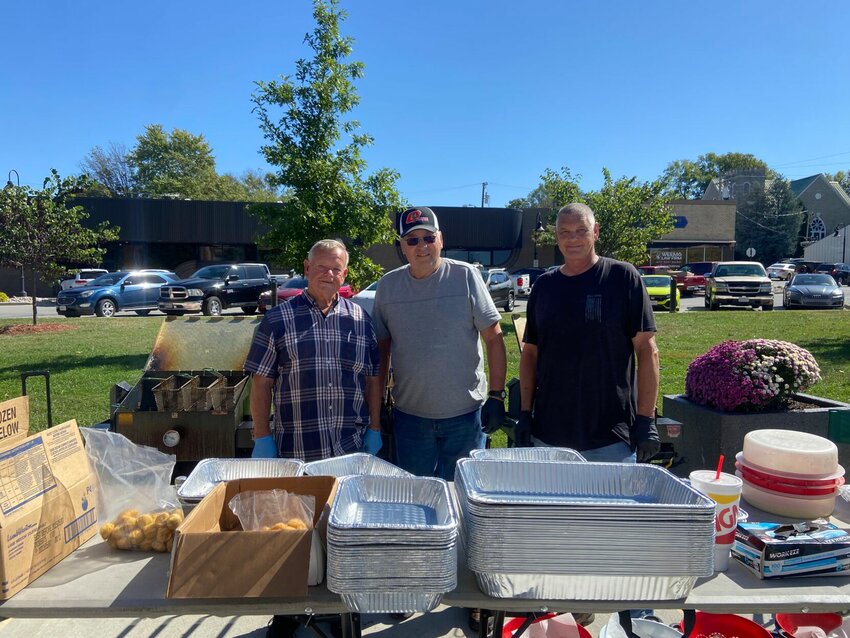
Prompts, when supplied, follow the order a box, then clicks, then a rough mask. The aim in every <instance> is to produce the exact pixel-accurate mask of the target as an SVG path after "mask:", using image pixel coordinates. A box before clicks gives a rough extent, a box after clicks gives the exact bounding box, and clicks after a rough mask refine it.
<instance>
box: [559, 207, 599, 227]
mask: <svg viewBox="0 0 850 638" xmlns="http://www.w3.org/2000/svg"><path fill="white" fill-rule="evenodd" d="M567 215H581V216H582V217H584V219H585V220H587V221H588V222H590V225H591V226H593V225H594V224H595V223H596V215H594V214H593V209H592V208H591V207H590V206H588V205H587V204H582V203H579V202H573V203H572V204H567V205H566V206H564V207H563V208H561V209H560V210H559V211H558V215H557V217H556V218H555V223H557V221H558V219H560V218H561V217H562V216H563V217H566V216H567Z"/></svg>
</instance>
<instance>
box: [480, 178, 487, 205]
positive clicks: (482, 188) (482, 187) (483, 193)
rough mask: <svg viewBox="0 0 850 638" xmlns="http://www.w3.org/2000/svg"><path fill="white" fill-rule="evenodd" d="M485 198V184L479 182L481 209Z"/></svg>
mask: <svg viewBox="0 0 850 638" xmlns="http://www.w3.org/2000/svg"><path fill="white" fill-rule="evenodd" d="M486 198H487V182H481V208H484V200H485V199H486Z"/></svg>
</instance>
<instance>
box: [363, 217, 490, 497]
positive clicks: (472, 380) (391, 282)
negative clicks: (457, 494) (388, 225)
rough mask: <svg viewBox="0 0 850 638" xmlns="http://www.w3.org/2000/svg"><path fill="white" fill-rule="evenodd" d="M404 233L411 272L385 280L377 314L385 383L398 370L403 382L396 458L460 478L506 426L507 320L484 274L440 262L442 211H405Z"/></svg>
mask: <svg viewBox="0 0 850 638" xmlns="http://www.w3.org/2000/svg"><path fill="white" fill-rule="evenodd" d="M398 233H399V236H400V243H401V250H402V252H403V253H404V256H405V257H406V258H407V261H408V264H407V265H406V266H402V267H401V268H397V269H396V270H393V271H391V272H389V273H387V274H386V275H384V277H383V278H382V279H381V283H380V285H379V286H378V290H377V292H376V293H375V307H374V311H373V313H372V318H373V320H374V324H375V334H376V336H377V337H378V345H379V348H380V351H381V368H380V369H381V372H380V375H381V379H382V381H386V379H387V375H388V372H389V369H390V366H391V367H392V371H393V379H394V381H395V385H394V387H393V400H394V401H395V409H394V411H393V417H394V422H395V426H394V435H395V441H396V456H397V460H398V464H399V466H401V467H402V468H404V469H405V470H407V471H408V472H411V473H413V474H416V475H418V476H438V477H441V478H443V479H446V480H453V478H454V470H455V462H456V461H457V460H458V459H460V458H463V457H465V456H467V455H468V454H469V451H470V450H472V449H474V448H476V447H478V444H479V440H480V438H481V431H482V429H483V430H484V431H485V432H488V433H489V432H494V431H496V430H497V429H498V428H499V427H500V426H501V425H502V422H503V421H504V418H505V404H504V394H505V392H504V389H505V372H506V355H505V343H504V341H503V339H502V329H501V327H500V326H499V319H500V315H499V311H498V310H496V306H495V305H494V304H493V300H492V299H491V297H490V294H489V293H488V292H487V288H486V287H485V285H484V281H483V279H482V277H481V273H480V272H479V271H478V269H476V268H474V267H473V266H472V265H470V264H468V263H465V262H460V261H455V260H453V259H444V258H442V257H441V256H440V250H441V249H442V247H443V237H442V234H441V233H440V225H439V222H438V221H437V216H436V215H435V214H434V211H432V210H431V209H430V208H427V207H424V206H423V207H419V208H413V209H410V210H407V211H405V212H404V213H402V215H401V217H400V218H399V225H398ZM479 336H480V337H481V339H482V340H483V341H484V346H485V347H486V348H487V362H488V371H489V375H488V376H489V379H487V380H485V378H484V360H483V356H482V349H481V342H480V341H479ZM488 380H489V393H488V391H487V387H488V384H487V381H488ZM482 406H483V407H482Z"/></svg>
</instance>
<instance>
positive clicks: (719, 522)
mask: <svg viewBox="0 0 850 638" xmlns="http://www.w3.org/2000/svg"><path fill="white" fill-rule="evenodd" d="M690 479H691V485H692V486H693V487H694V488H695V489H697V490H699V491H700V492H702V493H703V494H705V495H706V496H708V497H709V498H710V499H711V500H713V501H714V502H715V503H717V506H716V509H715V512H714V543H715V545H716V546H721V547H724V548H725V553H724V551H723V550H719V549H718V547H715V552H714V569H715V570H716V571H723V570H725V569H726V568H727V567H728V566H729V550H730V549H731V546H732V543H733V542H734V540H735V527H736V526H737V525H738V503H739V502H740V501H741V488H742V487H743V481H741V479H740V478H738V477H737V476H735V475H733V474H727V473H726V472H721V473H720V476H719V478H718V477H717V472H715V471H714V470H694V471H693V472H691V475H690ZM718 552H719V554H718Z"/></svg>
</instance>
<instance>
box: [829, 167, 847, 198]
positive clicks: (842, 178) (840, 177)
mask: <svg viewBox="0 0 850 638" xmlns="http://www.w3.org/2000/svg"><path fill="white" fill-rule="evenodd" d="M826 178H827V179H828V180H829V181H831V182H838V185H839V186H840V187H841V188H843V189H844V192H845V193H847V194H848V195H850V171H838V172H837V173H835V174H834V175H832V174H830V173H826Z"/></svg>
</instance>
